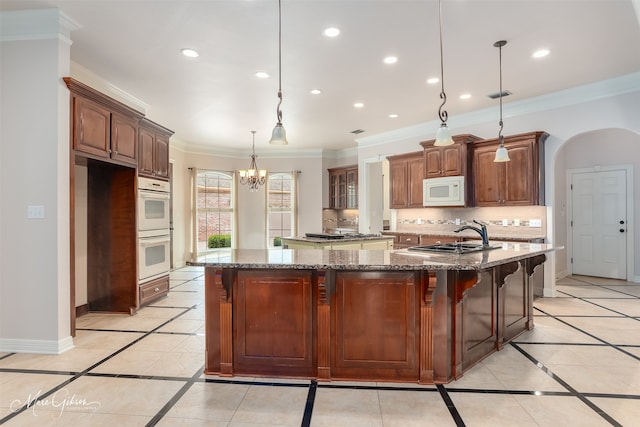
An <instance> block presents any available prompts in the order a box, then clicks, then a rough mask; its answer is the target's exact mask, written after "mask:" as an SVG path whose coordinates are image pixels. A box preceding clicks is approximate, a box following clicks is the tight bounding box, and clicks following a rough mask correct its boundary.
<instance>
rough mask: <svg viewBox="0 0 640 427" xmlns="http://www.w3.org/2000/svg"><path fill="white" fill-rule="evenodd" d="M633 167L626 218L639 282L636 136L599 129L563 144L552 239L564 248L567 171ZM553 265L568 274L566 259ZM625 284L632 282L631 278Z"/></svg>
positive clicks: (639, 148)
mask: <svg viewBox="0 0 640 427" xmlns="http://www.w3.org/2000/svg"><path fill="white" fill-rule="evenodd" d="M621 165H633V170H634V175H633V176H634V181H633V189H634V195H633V203H634V206H633V212H634V218H629V221H632V224H634V225H635V227H634V231H635V235H634V236H632V238H633V239H634V241H635V244H634V246H635V260H634V266H635V273H634V275H635V276H637V279H636V280H640V231H639V230H638V229H637V228H638V225H640V133H635V132H632V131H628V130H624V129H601V130H595V131H589V132H586V133H583V134H579V135H576V136H574V137H572V138H570V139H569V140H568V141H567V142H566V143H565V144H563V145H562V146H561V147H560V148H559V150H558V155H557V156H556V159H555V172H556V173H555V182H554V187H555V200H554V206H556V223H555V235H556V243H557V244H558V245H564V246H567V244H568V241H569V232H570V230H569V229H568V224H567V206H568V204H569V199H568V197H569V195H568V194H567V171H568V170H571V169H582V168H593V167H596V166H621ZM569 255H570V251H567V252H566V256H564V257H561V259H558V261H557V267H558V272H564V271H569V268H568V261H567V257H568V256H569ZM629 280H632V279H631V278H630V279H629Z"/></svg>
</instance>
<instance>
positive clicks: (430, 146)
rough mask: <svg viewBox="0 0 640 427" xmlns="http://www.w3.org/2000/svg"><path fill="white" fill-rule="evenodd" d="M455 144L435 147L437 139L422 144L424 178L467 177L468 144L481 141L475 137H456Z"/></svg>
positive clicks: (454, 138)
mask: <svg viewBox="0 0 640 427" xmlns="http://www.w3.org/2000/svg"><path fill="white" fill-rule="evenodd" d="M453 140H454V142H455V144H453V145H447V146H444V147H436V146H434V143H435V139H433V140H430V141H424V142H421V143H420V145H422V147H423V148H424V177H425V178H440V177H443V176H460V175H462V176H466V175H467V163H468V161H467V144H469V143H472V142H475V141H480V138H478V137H477V136H474V135H455V136H454V137H453Z"/></svg>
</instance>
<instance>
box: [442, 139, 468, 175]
mask: <svg viewBox="0 0 640 427" xmlns="http://www.w3.org/2000/svg"><path fill="white" fill-rule="evenodd" d="M465 152H466V150H465ZM440 157H441V161H442V165H441V168H442V175H443V176H459V175H464V173H463V169H462V159H463V157H462V148H461V146H460V145H457V144H456V145H450V146H447V147H442V154H441V156H440Z"/></svg>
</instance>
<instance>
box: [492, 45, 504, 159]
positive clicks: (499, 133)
mask: <svg viewBox="0 0 640 427" xmlns="http://www.w3.org/2000/svg"><path fill="white" fill-rule="evenodd" d="M506 44H507V42H506V41H505V40H500V41H497V42H495V43H494V44H493V45H494V46H495V47H497V48H498V61H499V62H498V64H499V76H500V122H498V124H499V125H500V130H499V131H498V141H500V146H501V147H503V146H504V137H503V136H502V129H503V128H504V123H503V121H502V46H504V45H506Z"/></svg>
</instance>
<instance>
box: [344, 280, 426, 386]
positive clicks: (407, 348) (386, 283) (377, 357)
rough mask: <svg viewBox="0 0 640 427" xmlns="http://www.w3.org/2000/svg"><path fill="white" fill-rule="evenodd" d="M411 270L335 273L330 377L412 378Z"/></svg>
mask: <svg viewBox="0 0 640 427" xmlns="http://www.w3.org/2000/svg"><path fill="white" fill-rule="evenodd" d="M417 290H418V286H416V274H415V273H414V272H337V273H336V292H335V296H334V299H335V304H334V307H335V310H334V312H333V322H332V324H333V332H332V336H333V337H334V340H333V342H332V344H333V364H332V366H331V373H332V377H334V378H342V379H353V378H359V379H363V378H367V377H369V378H370V379H387V380H416V379H417V378H418V362H417V354H418V340H417V339H416V337H417V335H418V331H419V329H420V323H419V318H418V316H416V313H417V312H418V307H417V304H418V298H419V297H418V296H417V295H416V294H417Z"/></svg>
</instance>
